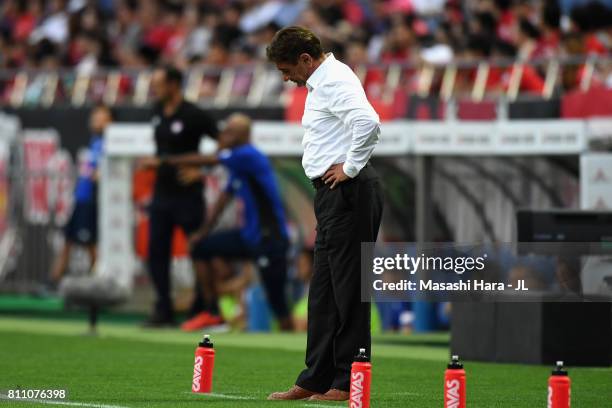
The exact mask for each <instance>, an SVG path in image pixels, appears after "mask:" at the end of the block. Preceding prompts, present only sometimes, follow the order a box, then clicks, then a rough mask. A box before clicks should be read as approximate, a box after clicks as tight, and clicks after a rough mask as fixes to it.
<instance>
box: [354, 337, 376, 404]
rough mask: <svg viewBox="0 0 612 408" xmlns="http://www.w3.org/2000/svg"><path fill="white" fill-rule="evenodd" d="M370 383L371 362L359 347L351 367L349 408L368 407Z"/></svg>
mask: <svg viewBox="0 0 612 408" xmlns="http://www.w3.org/2000/svg"><path fill="white" fill-rule="evenodd" d="M371 383H372V364H370V359H369V358H368V356H367V355H366V352H365V349H364V348H361V349H359V354H357V355H356V356H355V360H354V362H353V366H352V367H351V392H350V395H349V408H370V385H371Z"/></svg>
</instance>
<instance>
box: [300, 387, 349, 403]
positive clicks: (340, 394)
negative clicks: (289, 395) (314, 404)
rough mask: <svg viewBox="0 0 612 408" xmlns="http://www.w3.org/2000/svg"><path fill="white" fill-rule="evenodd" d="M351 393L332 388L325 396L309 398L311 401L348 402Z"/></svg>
mask: <svg viewBox="0 0 612 408" xmlns="http://www.w3.org/2000/svg"><path fill="white" fill-rule="evenodd" d="M348 399H349V393H348V392H347V391H342V390H337V389H335V388H332V389H331V390H329V391H327V392H326V393H325V394H315V395H313V396H312V397H310V398H308V400H309V401H348Z"/></svg>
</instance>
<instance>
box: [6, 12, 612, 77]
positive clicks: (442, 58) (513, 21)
mask: <svg viewBox="0 0 612 408" xmlns="http://www.w3.org/2000/svg"><path fill="white" fill-rule="evenodd" d="M0 7H1V9H0V34H1V35H0V68H24V67H27V68H47V69H53V68H58V67H71V68H75V69H77V70H79V71H81V72H83V71H85V72H90V71H93V70H95V69H96V68H97V67H116V66H119V67H126V68H130V67H131V68H140V67H147V66H150V65H151V64H154V63H164V62H173V63H175V64H176V65H177V66H178V67H180V68H187V67H189V66H193V65H197V64H212V65H227V64H244V63H249V62H253V61H257V60H261V61H263V60H264V49H265V45H266V44H268V43H269V41H270V39H271V37H272V35H273V34H274V33H275V32H276V31H277V29H278V28H279V27H282V26H285V25H290V24H299V25H303V26H306V27H309V28H310V29H312V30H313V31H314V32H315V33H316V34H317V35H318V36H319V37H320V38H321V39H322V40H323V42H324V48H326V49H328V50H331V51H333V52H334V53H335V54H336V55H337V56H339V57H340V58H341V59H343V60H345V61H346V62H348V63H349V64H350V65H355V64H361V63H368V62H370V63H374V62H381V61H382V62H417V61H419V60H425V61H428V62H431V63H434V64H444V63H446V62H449V61H451V60H453V59H454V58H457V57H465V56H466V55H469V54H470V53H473V52H477V53H478V55H479V56H492V55H493V56H495V55H496V52H497V53H498V55H499V54H501V55H504V56H514V55H516V56H520V57H521V58H524V59H533V58H538V57H545V58H546V57H552V56H560V55H566V54H598V55H603V54H609V53H610V50H611V49H612V1H610V0H600V1H597V0H591V1H583V0H536V1H529V0H467V1H459V0H372V1H365V0H347V1H344V0H311V1H308V0H294V1H291V0H284V1H282V0H186V1H178V0H147V1H144V0H97V1H95V0H89V1H87V0H4V1H2V2H1V6H0Z"/></svg>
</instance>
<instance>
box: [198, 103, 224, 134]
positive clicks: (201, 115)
mask: <svg viewBox="0 0 612 408" xmlns="http://www.w3.org/2000/svg"><path fill="white" fill-rule="evenodd" d="M196 123H197V124H198V129H199V133H200V136H202V135H206V136H208V137H212V138H213V139H217V135H218V134H219V130H218V128H217V121H216V120H214V119H213V118H212V116H210V115H209V114H208V113H207V112H205V111H203V110H201V109H198V113H197V119H196Z"/></svg>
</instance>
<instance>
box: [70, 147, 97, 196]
mask: <svg viewBox="0 0 612 408" xmlns="http://www.w3.org/2000/svg"><path fill="white" fill-rule="evenodd" d="M103 146H104V145H103V143H102V137H101V136H99V135H95V136H93V137H92V138H91V142H90V143H89V148H88V150H87V160H85V163H83V164H82V165H80V166H79V176H78V178H77V182H76V187H75V189H74V200H75V201H76V202H77V203H85V202H92V201H94V200H95V199H96V194H95V193H96V181H95V180H94V179H93V177H94V174H95V172H96V170H98V164H99V163H100V158H101V157H102V154H103Z"/></svg>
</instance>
